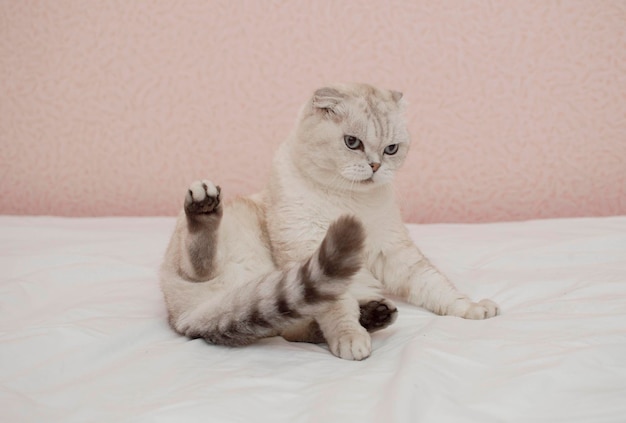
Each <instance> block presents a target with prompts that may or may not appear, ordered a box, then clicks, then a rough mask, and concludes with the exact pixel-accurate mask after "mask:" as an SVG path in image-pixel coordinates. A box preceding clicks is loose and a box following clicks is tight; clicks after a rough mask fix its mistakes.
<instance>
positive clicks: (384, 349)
mask: <svg viewBox="0 0 626 423" xmlns="http://www.w3.org/2000/svg"><path fill="white" fill-rule="evenodd" d="M173 226H174V219H172V218H93V219H67V218H52V217H8V216H5V217H0V404H1V406H0V421H3V422H44V421H45V422H186V421H209V422H261V421H272V422H360V423H363V422H377V423H378V422H381V421H389V422H461V421H463V422H468V421H479V422H482V423H486V422H502V421H507V422H527V421H532V422H560V421H563V422H568V423H572V422H623V421H624V420H625V418H626V417H625V416H626V401H625V398H626V217H612V218H586V219H555V220H540V221H530V222H515V223H497V224H474V225H467V224H464V225H408V228H409V231H410V233H411V236H412V237H413V239H414V240H415V241H416V242H417V244H418V245H419V246H420V247H421V249H422V251H423V252H424V253H425V254H426V255H427V256H428V257H429V258H430V259H431V261H432V262H433V263H434V264H435V265H436V266H437V267H439V268H440V270H442V271H443V272H445V273H446V274H448V276H449V277H450V278H451V279H452V280H453V281H454V283H455V284H456V285H457V286H458V287H459V289H461V290H462V291H464V292H465V293H467V294H468V295H470V296H471V297H472V298H474V299H476V300H478V299H481V298H491V299H493V300H494V301H496V302H497V303H498V304H499V305H500V306H501V308H502V314H501V315H500V316H498V317H496V318H493V319H489V320H485V321H468V320H463V319H459V318H453V317H440V316H435V315H433V314H431V313H429V312H427V311H424V310H421V309H419V308H417V307H414V306H411V305H408V304H406V303H403V302H401V301H397V303H398V306H399V317H398V320H397V322H396V323H395V324H394V325H393V326H392V327H390V328H388V329H386V330H383V331H381V332H377V333H375V334H374V335H373V352H372V355H371V357H370V358H368V359H367V360H364V361H362V362H350V361H344V360H340V359H338V358H335V357H333V356H332V355H330V353H329V352H328V350H327V348H326V347H325V346H324V345H312V344H304V343H288V342H286V341H284V340H282V339H280V338H271V339H265V340H262V341H260V342H258V343H256V344H254V345H252V346H249V347H244V348H239V349H233V348H226V347H218V346H213V345H209V344H207V343H205V342H204V341H202V340H188V339H185V338H183V337H180V336H178V335H176V334H175V333H173V332H172V330H171V329H170V328H169V327H168V325H167V322H166V316H165V308H164V305H163V300H162V296H161V292H160V290H159V285H158V277H157V271H158V266H159V264H160V262H161V258H162V256H163V254H164V251H165V246H166V244H167V241H168V239H169V236H170V234H171V231H172V229H173Z"/></svg>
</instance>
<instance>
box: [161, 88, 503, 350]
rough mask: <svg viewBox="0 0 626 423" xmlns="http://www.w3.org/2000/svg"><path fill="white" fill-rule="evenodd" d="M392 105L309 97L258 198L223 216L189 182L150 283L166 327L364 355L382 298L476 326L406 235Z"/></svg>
mask: <svg viewBox="0 0 626 423" xmlns="http://www.w3.org/2000/svg"><path fill="white" fill-rule="evenodd" d="M404 107H405V106H404V101H403V100H402V94H401V93H398V92H395V91H387V90H380V89H377V88H374V87H372V86H369V85H365V84H351V85H336V86H333V87H327V88H322V89H319V90H317V91H316V92H315V94H314V95H313V97H312V98H311V99H310V100H309V101H308V102H307V103H306V104H305V106H304V107H303V109H302V111H301V113H300V115H299V118H298V121H297V125H296V128H295V131H294V132H293V133H292V134H291V135H290V136H289V137H288V139H287V140H286V141H285V142H284V143H283V144H282V145H281V147H280V149H279V150H278V152H277V154H276V156H275V159H274V164H273V170H272V174H271V177H270V181H269V183H268V185H267V187H266V189H265V190H264V191H263V192H261V193H259V194H256V195H254V196H252V197H249V198H238V199H235V200H234V201H232V202H230V203H228V204H226V205H222V204H221V202H220V188H219V187H217V186H215V185H214V184H213V183H211V182H210V181H207V180H204V181H196V182H194V183H192V184H191V187H190V188H189V190H188V192H187V194H186V197H185V203H184V210H183V212H181V214H180V216H179V218H178V221H177V226H176V230H175V232H174V234H173V236H172V239H171V241H170V245H169V247H168V250H167V253H166V256H165V261H164V263H163V266H162V272H161V287H162V290H163V293H164V295H165V301H166V303H167V308H168V312H169V321H170V324H171V326H172V327H173V328H174V329H175V330H176V331H177V332H179V333H181V334H183V335H186V336H189V337H192V338H198V337H201V338H204V339H206V340H207V341H208V342H211V343H215V344H224V345H232V346H236V345H244V344H248V343H251V342H253V341H255V340H257V339H259V338H262V337H267V336H275V335H282V336H283V337H285V338H286V339H288V340H293V341H308V342H327V343H328V346H329V348H330V351H331V352H332V353H333V354H334V355H336V356H338V357H341V358H345V359H352V360H361V359H364V358H366V357H368V356H369V355H370V353H371V342H370V335H369V333H368V331H369V332H373V331H375V330H379V329H382V328H384V327H386V326H388V325H390V324H391V323H393V321H394V320H395V318H396V316H397V309H396V307H395V306H394V304H393V303H392V302H391V301H390V300H388V299H386V298H384V297H383V296H382V292H385V291H386V292H389V293H392V294H395V295H398V296H400V297H401V298H403V299H406V300H407V301H408V302H410V303H412V304H415V305H417V306H420V307H424V308H426V309H428V310H430V311H432V312H434V313H437V314H441V315H452V316H459V317H464V318H469V319H484V318H488V317H492V316H495V315H497V314H498V313H499V310H498V307H497V305H496V304H495V303H494V302H492V301H490V300H482V301H479V302H477V303H476V302H472V301H471V300H470V299H469V298H468V297H467V296H466V295H464V294H462V293H460V292H459V291H458V290H457V289H456V288H455V287H454V286H453V285H452V283H451V282H450V281H449V280H448V279H447V278H446V277H445V276H444V275H443V274H442V273H441V272H439V271H438V270H437V269H436V268H435V267H433V266H432V265H431V264H430V263H429V262H428V260H427V259H426V258H425V257H424V256H423V255H422V254H421V252H420V251H419V250H418V248H417V247H416V246H415V245H414V243H413V242H412V241H411V239H410V238H409V236H408V233H407V230H406V228H405V226H404V224H403V223H402V220H401V216H400V212H399V210H398V208H397V206H396V204H395V200H394V195H393V190H392V186H391V181H392V179H393V176H394V174H395V172H396V170H398V168H400V166H401V165H402V163H403V162H404V159H405V157H406V155H407V152H408V149H409V134H408V131H407V128H406V123H405V118H404Z"/></svg>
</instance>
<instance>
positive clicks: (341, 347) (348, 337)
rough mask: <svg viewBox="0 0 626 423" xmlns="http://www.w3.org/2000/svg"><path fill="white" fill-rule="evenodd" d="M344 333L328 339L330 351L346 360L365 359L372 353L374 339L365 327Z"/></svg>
mask: <svg viewBox="0 0 626 423" xmlns="http://www.w3.org/2000/svg"><path fill="white" fill-rule="evenodd" d="M360 329H361V330H354V331H350V332H349V333H344V334H341V335H340V336H338V337H337V338H335V339H332V340H329V341H328V347H329V348H330V352H332V353H333V354H334V355H336V356H337V357H339V358H343V359H344V360H357V361H358V360H363V359H365V358H367V357H369V356H370V354H371V353H372V340H371V338H370V335H369V333H367V331H365V329H363V328H360Z"/></svg>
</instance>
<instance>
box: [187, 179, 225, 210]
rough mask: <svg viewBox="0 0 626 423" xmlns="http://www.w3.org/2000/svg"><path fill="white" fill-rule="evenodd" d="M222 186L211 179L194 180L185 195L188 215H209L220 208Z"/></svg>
mask: <svg viewBox="0 0 626 423" xmlns="http://www.w3.org/2000/svg"><path fill="white" fill-rule="evenodd" d="M220 192H221V190H220V187H219V186H217V185H215V184H213V182H211V181H207V180H200V181H194V182H192V183H191V185H190V186H189V189H188V190H187V194H186V195H185V213H187V215H194V216H195V215H207V214H213V213H216V212H219V210H220Z"/></svg>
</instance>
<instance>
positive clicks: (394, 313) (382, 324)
mask: <svg viewBox="0 0 626 423" xmlns="http://www.w3.org/2000/svg"><path fill="white" fill-rule="evenodd" d="M360 309H361V316H360V317H359V323H360V324H361V326H363V327H364V328H365V329H367V331H368V332H375V331H377V330H381V329H384V328H386V327H387V326H389V325H391V324H392V323H393V322H394V321H395V320H396V317H398V309H397V308H396V306H395V305H394V303H392V302H391V301H389V300H388V299H386V298H381V299H379V300H373V301H369V302H367V303H364V304H361V305H360Z"/></svg>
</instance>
